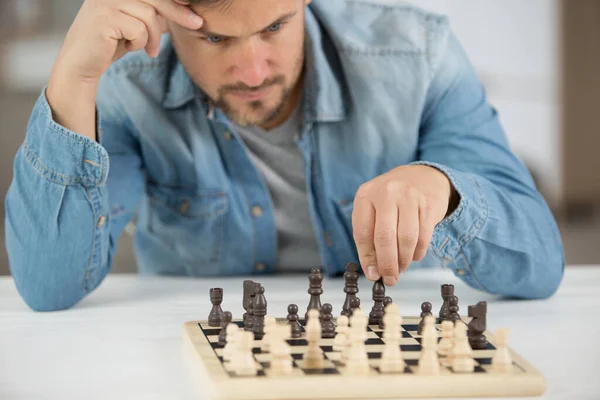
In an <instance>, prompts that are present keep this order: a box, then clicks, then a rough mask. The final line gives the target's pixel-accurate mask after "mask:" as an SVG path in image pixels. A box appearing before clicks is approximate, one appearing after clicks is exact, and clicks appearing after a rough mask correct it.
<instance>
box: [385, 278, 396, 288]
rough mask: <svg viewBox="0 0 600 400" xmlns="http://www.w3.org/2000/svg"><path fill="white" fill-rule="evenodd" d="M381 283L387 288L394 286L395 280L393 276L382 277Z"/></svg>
mask: <svg viewBox="0 0 600 400" xmlns="http://www.w3.org/2000/svg"><path fill="white" fill-rule="evenodd" d="M383 283H385V284H386V285H387V286H393V285H395V284H396V278H395V277H393V276H384V277H383Z"/></svg>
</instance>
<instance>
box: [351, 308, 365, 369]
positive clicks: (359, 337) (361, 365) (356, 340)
mask: <svg viewBox="0 0 600 400" xmlns="http://www.w3.org/2000/svg"><path fill="white" fill-rule="evenodd" d="M368 323H369V319H368V318H367V316H366V315H365V314H364V312H363V311H362V310H361V309H360V308H357V309H355V310H354V312H353V313H352V317H351V318H350V325H351V326H350V350H349V352H348V360H347V362H346V372H347V373H348V374H350V375H367V374H368V373H369V371H370V370H371V367H370V366H369V358H368V357H367V348H366V345H365V340H367V325H368Z"/></svg>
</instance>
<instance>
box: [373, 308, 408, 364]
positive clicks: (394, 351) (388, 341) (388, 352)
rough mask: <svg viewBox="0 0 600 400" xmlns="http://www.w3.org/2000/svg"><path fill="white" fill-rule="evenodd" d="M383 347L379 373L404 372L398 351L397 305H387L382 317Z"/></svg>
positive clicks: (400, 323) (400, 354)
mask: <svg viewBox="0 0 600 400" xmlns="http://www.w3.org/2000/svg"><path fill="white" fill-rule="evenodd" d="M383 325H384V331H383V338H384V339H385V347H384V349H383V354H382V356H381V364H380V365H379V369H380V370H381V372H404V366H405V362H404V359H403V358H402V351H401V350H400V338H401V336H402V334H401V332H400V328H401V325H402V317H401V316H400V308H399V307H398V305H397V304H394V303H392V304H388V305H387V307H386V308H385V314H384V315H383Z"/></svg>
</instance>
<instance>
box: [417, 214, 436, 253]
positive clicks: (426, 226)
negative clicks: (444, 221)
mask: <svg viewBox="0 0 600 400" xmlns="http://www.w3.org/2000/svg"><path fill="white" fill-rule="evenodd" d="M435 225H436V222H435V217H434V216H433V213H431V212H429V211H428V209H427V207H426V205H425V204H420V205H419V239H418V241H417V246H416V248H415V255H414V257H413V260H414V261H419V260H422V259H423V258H424V257H425V255H426V254H427V249H428V248H429V243H430V242H431V238H432V237H433V231H434V229H435Z"/></svg>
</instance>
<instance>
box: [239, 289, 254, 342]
mask: <svg viewBox="0 0 600 400" xmlns="http://www.w3.org/2000/svg"><path fill="white" fill-rule="evenodd" d="M243 287H244V296H243V300H242V307H244V311H246V312H245V313H244V315H242V319H243V321H244V330H245V331H248V330H251V326H252V323H251V322H249V321H248V316H249V311H250V308H251V301H252V298H251V297H252V296H254V290H255V288H256V282H254V281H251V280H245V281H244V285H243Z"/></svg>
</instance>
